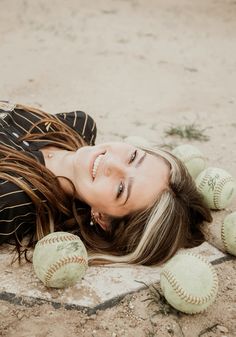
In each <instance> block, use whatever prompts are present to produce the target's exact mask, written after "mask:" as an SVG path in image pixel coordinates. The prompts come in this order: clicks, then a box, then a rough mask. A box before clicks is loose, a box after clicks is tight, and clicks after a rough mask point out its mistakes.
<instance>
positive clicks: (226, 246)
mask: <svg viewBox="0 0 236 337" xmlns="http://www.w3.org/2000/svg"><path fill="white" fill-rule="evenodd" d="M224 225H225V224H224V223H223V224H222V226H221V239H222V242H223V244H224V247H225V250H226V251H227V253H229V254H232V253H231V252H230V248H229V247H228V245H227V241H226V235H225V226H224ZM234 241H235V245H236V237H234Z"/></svg>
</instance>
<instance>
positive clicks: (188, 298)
mask: <svg viewBox="0 0 236 337" xmlns="http://www.w3.org/2000/svg"><path fill="white" fill-rule="evenodd" d="M179 255H191V256H194V257H197V258H198V259H199V260H201V261H203V262H205V263H206V264H207V265H208V267H209V268H210V270H211V272H212V275H213V286H212V289H211V291H210V293H209V295H207V296H204V297H199V296H192V295H191V294H188V293H187V292H186V291H185V290H184V289H183V287H182V286H181V285H180V284H179V283H178V281H177V280H176V277H175V276H174V275H173V274H172V273H171V271H169V270H164V271H163V272H162V275H163V276H164V277H165V278H166V279H167V281H168V282H169V283H170V285H171V286H172V287H173V289H174V291H175V292H176V293H177V295H178V296H179V297H180V298H181V299H182V300H184V301H185V302H187V303H190V304H200V305H201V304H205V303H207V302H208V301H209V300H210V299H211V297H212V296H213V295H214V294H215V293H216V291H217V288H218V280H217V275H216V272H215V270H214V269H213V267H212V266H211V264H210V263H209V262H207V261H206V260H205V259H204V258H202V257H201V256H198V255H195V254H193V253H190V252H187V253H185V252H183V253H181V252H180V253H179Z"/></svg>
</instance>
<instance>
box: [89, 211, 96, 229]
mask: <svg viewBox="0 0 236 337" xmlns="http://www.w3.org/2000/svg"><path fill="white" fill-rule="evenodd" d="M94 225H95V218H94V213H93V212H92V211H91V219H90V226H94Z"/></svg>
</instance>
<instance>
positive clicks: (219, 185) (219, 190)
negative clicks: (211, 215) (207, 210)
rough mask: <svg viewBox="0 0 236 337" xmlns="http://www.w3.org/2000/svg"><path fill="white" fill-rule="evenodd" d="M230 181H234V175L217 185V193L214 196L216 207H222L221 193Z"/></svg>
mask: <svg viewBox="0 0 236 337" xmlns="http://www.w3.org/2000/svg"><path fill="white" fill-rule="evenodd" d="M228 182H233V179H232V177H227V178H223V179H221V180H220V181H219V183H218V184H217V185H216V189H215V191H216V193H215V194H214V196H213V203H214V206H215V207H216V208H221V207H220V205H219V198H220V193H221V192H222V189H223V187H224V185H225V184H227V183H228Z"/></svg>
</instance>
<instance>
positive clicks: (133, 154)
mask: <svg viewBox="0 0 236 337" xmlns="http://www.w3.org/2000/svg"><path fill="white" fill-rule="evenodd" d="M137 152H138V151H137V150H135V151H134V152H133V153H132V154H131V156H130V160H129V164H130V163H132V162H133V161H134V160H135V158H136V157H137Z"/></svg>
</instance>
